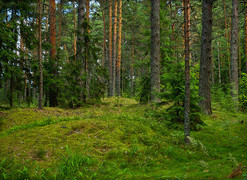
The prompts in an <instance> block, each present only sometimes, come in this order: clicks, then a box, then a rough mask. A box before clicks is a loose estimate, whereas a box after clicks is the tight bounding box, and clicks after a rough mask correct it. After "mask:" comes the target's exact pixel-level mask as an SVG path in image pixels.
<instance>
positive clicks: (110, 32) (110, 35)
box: [108, 0, 113, 97]
mask: <svg viewBox="0 0 247 180" xmlns="http://www.w3.org/2000/svg"><path fill="white" fill-rule="evenodd" d="M109 75H110V79H109V92H108V94H109V96H110V97H111V96H113V90H112V76H113V73H112V2H111V0H109Z"/></svg>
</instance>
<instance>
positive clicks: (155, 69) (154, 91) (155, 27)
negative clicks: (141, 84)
mask: <svg viewBox="0 0 247 180" xmlns="http://www.w3.org/2000/svg"><path fill="white" fill-rule="evenodd" d="M150 82H151V83H150V85H151V101H152V102H158V101H159V97H158V94H159V92H160V1H159V0H151V80H150Z"/></svg>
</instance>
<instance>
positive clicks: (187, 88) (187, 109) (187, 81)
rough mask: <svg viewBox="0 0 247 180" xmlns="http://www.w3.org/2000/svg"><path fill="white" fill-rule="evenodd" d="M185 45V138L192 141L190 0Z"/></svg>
mask: <svg viewBox="0 0 247 180" xmlns="http://www.w3.org/2000/svg"><path fill="white" fill-rule="evenodd" d="M184 40H185V42H184V46H185V53H184V54H185V103H184V140H185V143H186V144H189V143H190V140H189V138H188V137H189V136H190V0H184Z"/></svg>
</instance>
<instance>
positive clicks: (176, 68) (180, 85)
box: [162, 62, 205, 130]
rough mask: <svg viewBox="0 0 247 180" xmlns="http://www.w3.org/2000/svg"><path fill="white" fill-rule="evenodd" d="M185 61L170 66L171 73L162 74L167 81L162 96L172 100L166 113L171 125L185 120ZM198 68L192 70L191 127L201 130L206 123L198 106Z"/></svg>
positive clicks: (164, 80)
mask: <svg viewBox="0 0 247 180" xmlns="http://www.w3.org/2000/svg"><path fill="white" fill-rule="evenodd" d="M183 66H184V65H183V63H180V62H177V63H176V64H174V65H173V66H171V68H170V72H169V73H165V74H163V75H162V81H163V82H165V83H166V86H165V87H164V92H163V93H162V96H163V98H164V99H165V100H168V101H169V102H171V104H172V105H171V106H170V107H169V108H168V109H167V110H166V113H165V114H164V116H165V118H166V119H167V120H169V121H170V126H173V127H176V125H175V126H174V124H176V123H183V121H184V99H185V92H184V89H185V88H184V84H185V80H184V71H183ZM195 70H196V69H193V70H192V71H191V76H190V77H191V79H190V82H191V95H190V127H191V129H192V130H199V129H200V126H201V125H205V123H204V122H203V121H202V120H201V115H200V107H199V106H198V102H199V97H198V95H197V92H198V80H197V78H196V73H195V72H194V71H195Z"/></svg>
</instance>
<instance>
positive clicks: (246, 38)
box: [244, 3, 247, 73]
mask: <svg viewBox="0 0 247 180" xmlns="http://www.w3.org/2000/svg"><path fill="white" fill-rule="evenodd" d="M244 17H245V68H246V69H245V72H246V73H247V3H245V16H244Z"/></svg>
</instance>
